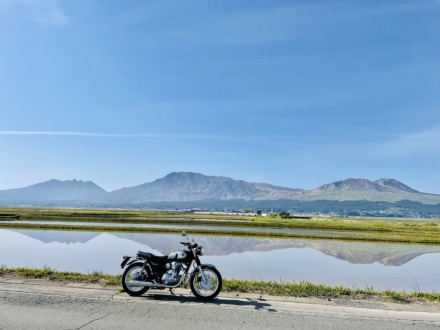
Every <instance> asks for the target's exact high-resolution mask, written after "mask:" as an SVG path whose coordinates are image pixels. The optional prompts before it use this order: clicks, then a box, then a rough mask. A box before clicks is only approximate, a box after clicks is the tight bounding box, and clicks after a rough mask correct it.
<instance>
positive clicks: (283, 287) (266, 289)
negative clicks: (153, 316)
mask: <svg viewBox="0 0 440 330" xmlns="http://www.w3.org/2000/svg"><path fill="white" fill-rule="evenodd" d="M8 275H9V276H22V277H25V278H42V279H47V280H50V281H69V282H88V283H100V284H103V285H112V286H119V285H120V283H121V280H122V276H121V275H109V274H103V273H102V272H98V271H92V272H90V273H87V274H82V273H77V272H62V271H56V270H55V269H53V268H51V267H49V266H44V267H43V268H27V267H17V268H8V267H6V266H5V265H1V266H0V276H8ZM222 291H223V292H237V293H255V294H261V295H271V296H285V297H317V298H341V297H345V298H353V299H359V298H362V299H368V298H373V299H382V300H383V299H385V300H389V301H397V302H406V303H408V302H415V301H419V302H423V301H429V302H437V303H440V293H436V292H420V291H419V292H406V291H392V290H383V291H376V290H374V289H373V288H371V287H367V288H366V289H359V288H354V287H352V288H349V287H344V286H334V287H332V286H327V285H323V284H313V283H310V282H299V283H292V282H275V281H250V280H237V279H223V287H222Z"/></svg>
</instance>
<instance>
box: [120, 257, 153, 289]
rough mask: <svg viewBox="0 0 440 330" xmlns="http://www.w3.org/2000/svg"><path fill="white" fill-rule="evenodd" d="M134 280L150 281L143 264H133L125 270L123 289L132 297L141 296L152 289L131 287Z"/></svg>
mask: <svg viewBox="0 0 440 330" xmlns="http://www.w3.org/2000/svg"><path fill="white" fill-rule="evenodd" d="M134 279H135V280H138V281H147V280H148V274H147V272H146V271H145V270H144V265H143V264H140V263H136V264H131V265H130V266H128V267H127V268H126V269H125V271H124V274H123V275H122V287H123V288H124V291H125V292H127V293H128V294H129V295H130V296H140V295H142V294H144V293H145V292H147V291H148V290H149V289H150V287H149V286H131V285H130V281H131V280H134Z"/></svg>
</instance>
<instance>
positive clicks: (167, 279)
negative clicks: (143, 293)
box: [162, 261, 182, 285]
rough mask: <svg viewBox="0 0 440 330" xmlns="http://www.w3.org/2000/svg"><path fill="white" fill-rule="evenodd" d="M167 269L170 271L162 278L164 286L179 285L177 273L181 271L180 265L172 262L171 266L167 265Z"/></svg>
mask: <svg viewBox="0 0 440 330" xmlns="http://www.w3.org/2000/svg"><path fill="white" fill-rule="evenodd" d="M167 268H171V269H170V270H169V271H167V272H166V273H165V274H164V275H163V276H162V283H163V284H165V285H175V284H177V283H179V280H180V277H179V272H180V270H181V269H182V264H181V263H180V262H176V261H173V262H172V263H171V264H167Z"/></svg>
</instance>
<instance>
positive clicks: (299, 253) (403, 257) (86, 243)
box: [0, 230, 440, 292]
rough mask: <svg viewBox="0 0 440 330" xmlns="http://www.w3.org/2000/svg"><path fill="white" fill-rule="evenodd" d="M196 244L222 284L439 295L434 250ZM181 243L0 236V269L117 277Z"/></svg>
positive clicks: (133, 236) (162, 237)
mask: <svg viewBox="0 0 440 330" xmlns="http://www.w3.org/2000/svg"><path fill="white" fill-rule="evenodd" d="M189 235H190V237H191V233H189ZM195 239H196V241H197V242H198V243H199V244H200V245H204V246H205V250H206V253H205V256H204V257H203V260H202V262H203V261H204V262H206V263H212V264H215V265H216V266H217V267H219V269H220V271H222V273H223V275H224V277H225V278H242V279H259V280H275V281H279V280H282V281H295V282H300V281H310V282H316V283H323V284H328V285H345V286H353V285H354V286H356V287H360V288H364V287H366V286H372V287H374V288H375V289H382V287H383V289H396V290H401V289H403V290H407V291H413V290H419V289H420V290H424V291H436V292H437V291H439V290H440V287H439V285H438V284H437V283H436V282H437V279H438V278H439V276H440V267H439V266H438V265H439V264H440V263H439V262H440V246H424V245H403V244H377V243H352V242H339V241H324V240H292V239H272V238H242V237H228V236H197V237H195ZM181 240H182V237H180V236H179V235H175V234H172V235H168V234H140V233H113V232H111V233H97V232H75V231H46V230H0V251H1V252H0V256H1V258H0V264H3V265H6V266H8V267H19V266H28V267H42V266H44V265H48V266H50V267H53V268H55V269H57V270H70V271H80V272H88V271H94V270H98V271H103V272H105V273H112V274H117V273H120V272H121V269H120V268H119V267H118V266H119V263H120V261H121V257H122V255H125V254H128V255H133V254H135V253H136V252H137V251H138V250H142V251H146V252H152V253H156V254H168V253H170V252H171V251H175V250H178V249H180V248H181V245H180V244H179V242H180V241H181ZM330 257H333V258H330ZM384 266H398V267H384Z"/></svg>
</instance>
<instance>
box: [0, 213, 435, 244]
mask: <svg viewBox="0 0 440 330" xmlns="http://www.w3.org/2000/svg"><path fill="white" fill-rule="evenodd" d="M1 214H3V215H14V218H11V219H10V220H11V221H4V220H5V218H2V219H1V220H3V221H0V228H22V229H42V230H44V229H47V230H83V231H100V232H102V231H117V232H145V233H179V232H180V231H181V230H182V229H185V228H184V227H183V228H180V229H173V228H136V227H133V226H130V224H167V225H180V226H188V228H189V227H190V226H195V225H198V226H208V227H211V228H209V229H194V228H191V229H188V230H190V231H191V233H194V234H199V235H228V236H258V237H279V238H306V239H337V240H351V241H367V242H389V243H417V244H440V222H438V221H437V222H435V221H411V220H400V219H399V220H380V219H357V218H356V219H354V218H319V217H314V218H311V219H283V218H281V217H279V216H269V217H263V216H256V215H255V216H249V215H243V214H236V215H234V214H228V215H226V214H196V213H192V212H165V211H160V212H159V211H157V212H154V211H126V210H89V209H87V210H81V209H74V210H72V209H41V208H39V209H34V208H0V215H1ZM17 218H18V219H17ZM6 220H7V219H6ZM21 220H28V221H32V220H44V221H46V222H47V223H46V224H36V223H23V222H21ZM53 221H63V222H65V223H64V224H55V223H51V222H53ZM72 221H81V222H86V223H87V222H90V223H91V222H99V223H102V225H101V226H96V227H95V226H93V227H92V226H87V225H76V224H69V222H72ZM106 223H112V224H115V223H117V224H120V226H106V225H105V224H106ZM225 226H227V227H236V228H237V230H224V229H222V227H225ZM239 227H240V228H245V229H247V228H248V230H245V231H243V230H238V228H239ZM252 228H260V229H261V228H267V229H273V228H274V229H288V230H309V231H315V232H308V233H294V232H290V233H279V232H276V233H274V232H269V231H267V232H261V231H256V230H252Z"/></svg>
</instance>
